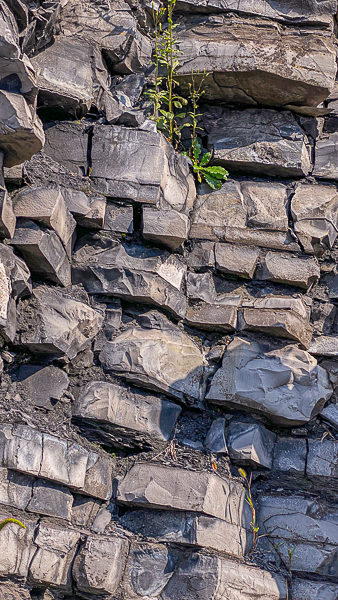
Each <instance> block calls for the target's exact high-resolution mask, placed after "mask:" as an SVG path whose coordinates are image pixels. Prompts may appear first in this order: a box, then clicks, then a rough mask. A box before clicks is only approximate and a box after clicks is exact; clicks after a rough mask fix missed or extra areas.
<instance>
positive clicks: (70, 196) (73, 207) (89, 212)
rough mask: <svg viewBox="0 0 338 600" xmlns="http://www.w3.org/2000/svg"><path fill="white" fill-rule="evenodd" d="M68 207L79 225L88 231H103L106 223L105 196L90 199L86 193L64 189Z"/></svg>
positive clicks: (62, 191) (62, 192) (63, 193)
mask: <svg viewBox="0 0 338 600" xmlns="http://www.w3.org/2000/svg"><path fill="white" fill-rule="evenodd" d="M60 191H61V194H62V196H63V198H64V201H65V203H66V206H67V208H68V210H69V212H70V213H72V215H73V217H74V218H75V220H76V222H77V223H78V225H81V226H82V227H85V228H87V229H102V228H103V227H104V223H105V216H106V204H107V200H106V198H104V197H103V196H94V197H90V198H88V196H86V194H84V192H81V191H79V190H76V189H72V188H62V189H61V190H60Z"/></svg>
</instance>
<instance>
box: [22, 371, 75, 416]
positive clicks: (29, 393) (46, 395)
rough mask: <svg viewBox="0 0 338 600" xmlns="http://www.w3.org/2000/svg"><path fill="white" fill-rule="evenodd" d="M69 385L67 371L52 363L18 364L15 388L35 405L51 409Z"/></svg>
mask: <svg viewBox="0 0 338 600" xmlns="http://www.w3.org/2000/svg"><path fill="white" fill-rule="evenodd" d="M68 386H69V378H68V375H67V373H65V372H64V371H62V369H58V367H55V366H53V365H50V366H47V367H44V366H43V365H20V369H19V376H18V384H17V389H18V391H19V393H20V396H21V397H22V398H24V399H27V400H30V401H32V403H33V404H34V405H35V406H41V407H44V408H47V409H52V408H53V405H54V404H55V402H56V401H57V400H60V398H62V396H63V394H64V392H65V391H66V390H67V388H68Z"/></svg>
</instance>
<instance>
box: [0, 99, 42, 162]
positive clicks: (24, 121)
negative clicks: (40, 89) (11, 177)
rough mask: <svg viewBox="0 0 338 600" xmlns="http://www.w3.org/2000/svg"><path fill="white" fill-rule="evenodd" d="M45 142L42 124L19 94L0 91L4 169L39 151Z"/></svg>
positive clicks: (0, 145) (0, 121)
mask: <svg viewBox="0 0 338 600" xmlns="http://www.w3.org/2000/svg"><path fill="white" fill-rule="evenodd" d="M44 141H45V136H44V132H43V129H42V123H41V121H40V119H39V118H38V117H37V116H36V113H35V111H34V109H33V108H30V107H29V106H28V104H27V102H26V100H25V98H24V96H22V95H20V94H13V93H12V92H7V91H5V90H0V149H1V150H2V151H3V153H4V155H5V160H4V166H5V167H13V166H14V165H19V164H21V163H22V162H24V161H25V160H29V159H30V158H31V157H32V156H33V154H36V153H37V152H39V150H41V148H42V146H43V144H44Z"/></svg>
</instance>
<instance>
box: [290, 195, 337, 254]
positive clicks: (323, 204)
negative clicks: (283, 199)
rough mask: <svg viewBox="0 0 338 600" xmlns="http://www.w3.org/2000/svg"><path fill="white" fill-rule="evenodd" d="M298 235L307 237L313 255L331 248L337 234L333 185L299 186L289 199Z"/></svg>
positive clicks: (335, 199) (335, 201)
mask: <svg viewBox="0 0 338 600" xmlns="http://www.w3.org/2000/svg"><path fill="white" fill-rule="evenodd" d="M291 215H292V219H293V222H294V229H295V232H296V233H297V234H300V235H303V236H306V237H307V238H308V239H309V240H310V241H311V244H312V247H313V249H314V252H315V253H316V254H321V253H322V252H323V250H325V249H329V248H332V246H333V244H334V241H335V239H336V237H337V231H338V193H337V188H336V187H335V186H332V185H331V186H329V185H309V184H301V185H298V186H297V188H296V191H295V194H294V196H293V198H292V200H291Z"/></svg>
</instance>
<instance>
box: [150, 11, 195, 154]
mask: <svg viewBox="0 0 338 600" xmlns="http://www.w3.org/2000/svg"><path fill="white" fill-rule="evenodd" d="M175 4H176V0H168V7H167V8H164V7H163V6H160V8H158V9H157V10H154V9H153V18H154V37H155V50H154V64H155V86H154V89H153V90H149V92H148V93H147V95H148V98H150V99H151V100H152V101H153V105H154V112H153V115H152V117H151V118H152V119H153V120H154V121H155V123H156V126H157V129H158V130H159V131H162V132H163V133H164V134H165V135H166V136H167V138H168V140H169V142H170V143H171V144H172V145H173V146H175V148H177V146H178V143H179V141H180V139H181V130H182V128H183V127H184V125H178V123H177V121H176V118H178V117H185V113H181V114H176V115H175V109H182V108H183V106H185V105H187V104H188V101H187V100H186V98H183V97H182V96H180V95H178V94H176V93H175V91H174V90H175V87H176V86H177V81H176V79H175V77H176V74H177V73H176V70H177V67H178V65H179V61H178V60H177V58H178V56H179V55H180V54H182V52H181V51H180V50H177V48H176V46H177V38H176V37H175V35H174V30H175V29H176V27H177V25H175V24H174V22H173V12H174V8H175ZM165 16H167V24H166V26H165V27H164V26H163V20H164V17H165ZM161 71H164V75H163V76H162V75H161V74H160V73H161Z"/></svg>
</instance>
